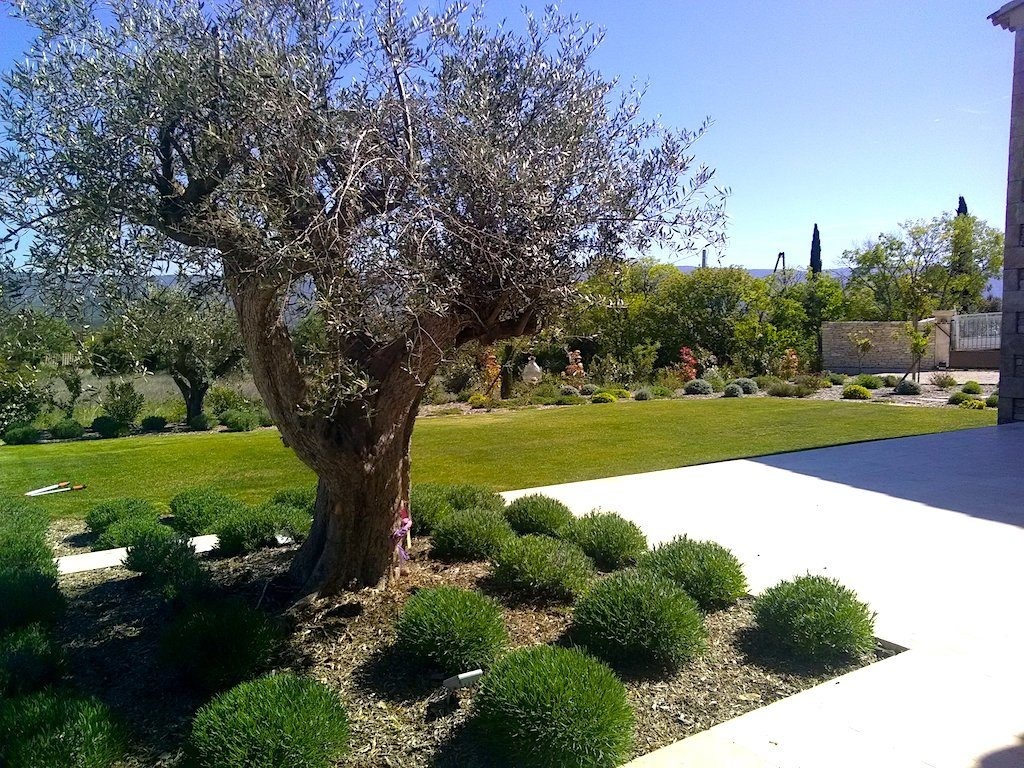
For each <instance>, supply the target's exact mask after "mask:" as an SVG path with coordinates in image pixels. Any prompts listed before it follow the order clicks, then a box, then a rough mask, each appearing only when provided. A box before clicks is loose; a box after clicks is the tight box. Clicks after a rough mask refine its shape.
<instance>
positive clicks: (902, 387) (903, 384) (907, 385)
mask: <svg viewBox="0 0 1024 768" xmlns="http://www.w3.org/2000/svg"><path fill="white" fill-rule="evenodd" d="M894 391H895V392H896V394H897V395H920V394H921V385H920V384H918V383H917V382H916V381H911V380H910V379H903V380H901V381H900V382H899V383H897V384H896V389H895V390H894Z"/></svg>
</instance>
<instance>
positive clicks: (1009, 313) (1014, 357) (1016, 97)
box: [989, 0, 1024, 424]
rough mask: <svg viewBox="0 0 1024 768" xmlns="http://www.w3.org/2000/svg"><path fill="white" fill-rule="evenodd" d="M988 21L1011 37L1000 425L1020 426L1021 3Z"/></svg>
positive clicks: (1023, 285)
mask: <svg viewBox="0 0 1024 768" xmlns="http://www.w3.org/2000/svg"><path fill="white" fill-rule="evenodd" d="M989 18H991V19H992V23H993V24H996V25H998V26H1000V27H1002V28H1003V29H1008V30H1010V31H1011V32H1013V33H1014V37H1015V42H1014V56H1013V91H1012V94H1011V97H1010V148H1009V158H1008V159H1009V162H1008V167H1007V176H1006V251H1005V255H1004V260H1003V325H1002V333H1001V336H1002V344H1001V349H1000V358H999V360H1000V363H999V423H1000V424H1006V423H1007V422H1011V421H1024V0H1014V1H1013V2H1009V3H1007V4H1006V5H1004V6H1003V7H1002V8H1000V9H999V10H998V11H996V12H995V13H994V14H992V16H990V17H989Z"/></svg>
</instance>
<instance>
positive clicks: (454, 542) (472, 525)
mask: <svg viewBox="0 0 1024 768" xmlns="http://www.w3.org/2000/svg"><path fill="white" fill-rule="evenodd" d="M513 536H515V534H514V533H513V531H512V528H511V527H510V526H509V524H508V521H507V520H506V519H505V516H504V515H503V514H501V512H498V511H497V510H493V509H459V510H455V511H454V512H452V513H451V514H449V515H448V516H447V517H444V518H442V519H441V520H440V522H438V524H437V525H436V526H435V527H434V535H433V539H432V542H433V546H432V547H431V554H433V555H435V556H437V557H441V558H445V559H448V560H488V559H490V558H492V557H494V556H495V555H496V554H497V553H498V550H499V549H501V547H502V545H503V544H504V543H505V542H506V541H508V540H509V539H510V538H512V537H513Z"/></svg>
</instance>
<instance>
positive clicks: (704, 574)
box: [639, 536, 747, 610]
mask: <svg viewBox="0 0 1024 768" xmlns="http://www.w3.org/2000/svg"><path fill="white" fill-rule="evenodd" d="M639 565H640V567H641V568H644V569H647V570H651V571H654V572H655V573H657V574H659V575H661V576H664V577H665V578H667V579H669V580H670V581H674V582H675V583H676V584H678V585H679V586H680V587H682V588H683V590H685V591H686V594H688V595H689V596H690V597H692V598H693V599H694V600H696V601H697V604H698V605H699V606H700V607H701V608H703V609H704V610H710V609H713V608H719V607H721V606H723V605H731V604H732V603H735V602H736V601H737V600H739V599H740V598H741V597H743V595H745V594H746V593H747V579H746V577H745V576H744V575H743V566H742V565H740V561H739V560H737V559H736V556H735V555H734V554H733V553H732V552H730V551H729V550H728V549H726V548H725V547H723V546H722V545H721V544H716V543H715V542H713V541H698V540H697V539H690V538H687V537H686V536H677V537H676V538H674V539H672V541H670V542H668V543H667V544H662V545H661V546H659V547H655V548H654V549H653V550H651V551H650V552H648V553H647V554H646V555H645V556H644V557H642V558H641V559H640V563H639Z"/></svg>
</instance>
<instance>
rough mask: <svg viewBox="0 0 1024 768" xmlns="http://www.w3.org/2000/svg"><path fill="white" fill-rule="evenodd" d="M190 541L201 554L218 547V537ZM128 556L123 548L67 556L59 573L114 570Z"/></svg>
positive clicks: (61, 561) (61, 559)
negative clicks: (102, 569)
mask: <svg viewBox="0 0 1024 768" xmlns="http://www.w3.org/2000/svg"><path fill="white" fill-rule="evenodd" d="M189 541H190V543H191V544H192V547H193V548H194V549H195V551H196V552H199V553H200V554H201V553H203V552H209V551H210V550H211V549H213V548H214V547H216V546H217V537H216V536H196V537H195V538H194V539H190V540H189ZM127 554H128V550H127V549H125V548H124V547H121V548H119V549H104V550H101V551H99V552H85V553H83V554H81V555H65V556H64V557H58V558H57V571H58V573H62V574H64V573H81V572H82V571H96V570H99V569H101V568H113V567H114V566H116V565H121V564H122V563H124V558H125V556H126V555H127Z"/></svg>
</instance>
